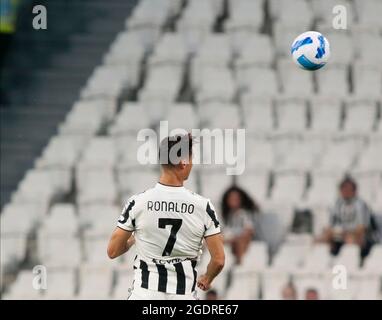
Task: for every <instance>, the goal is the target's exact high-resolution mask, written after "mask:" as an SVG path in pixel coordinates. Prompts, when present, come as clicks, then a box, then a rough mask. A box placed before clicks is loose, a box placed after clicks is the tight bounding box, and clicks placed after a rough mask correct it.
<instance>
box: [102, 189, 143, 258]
mask: <svg viewBox="0 0 382 320" xmlns="http://www.w3.org/2000/svg"><path fill="white" fill-rule="evenodd" d="M137 202H138V201H137V198H136V196H132V197H131V198H130V199H129V200H128V201H127V202H126V204H125V206H124V207H123V210H122V213H121V215H120V217H119V219H118V223H117V228H115V230H114V232H113V233H112V235H111V238H110V241H109V245H108V248H107V255H108V256H109V258H110V259H114V258H117V257H119V256H120V255H122V254H124V253H125V252H126V251H128V250H129V249H130V247H131V246H132V245H133V244H134V243H135V239H134V236H132V234H133V232H134V231H135V218H136V215H137V213H138V206H139V205H138V204H137Z"/></svg>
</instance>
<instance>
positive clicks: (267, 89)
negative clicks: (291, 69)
mask: <svg viewBox="0 0 382 320" xmlns="http://www.w3.org/2000/svg"><path fill="white" fill-rule="evenodd" d="M236 79H237V83H238V86H239V88H240V89H241V90H242V91H246V90H247V91H249V92H250V93H251V94H252V95H256V96H272V95H275V94H277V92H278V91H279V83H278V81H277V77H276V73H275V71H274V70H273V69H270V68H261V67H256V66H253V67H250V68H245V69H244V68H240V69H237V70H236Z"/></svg>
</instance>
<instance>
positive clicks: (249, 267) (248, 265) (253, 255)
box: [237, 241, 269, 273]
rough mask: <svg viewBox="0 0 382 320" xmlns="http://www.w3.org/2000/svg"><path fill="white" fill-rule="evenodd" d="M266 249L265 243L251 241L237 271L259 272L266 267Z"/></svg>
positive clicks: (267, 258)
mask: <svg viewBox="0 0 382 320" xmlns="http://www.w3.org/2000/svg"><path fill="white" fill-rule="evenodd" d="M268 260H269V257H268V247H267V244H266V243H265V242H262V241H252V242H251V243H250V245H249V247H248V250H247V252H246V253H245V256H244V258H243V261H242V264H241V265H240V267H237V269H240V270H241V271H242V272H252V273H253V272H256V273H258V272H261V271H264V270H265V269H266V268H267V267H268Z"/></svg>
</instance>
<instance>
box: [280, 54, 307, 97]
mask: <svg viewBox="0 0 382 320" xmlns="http://www.w3.org/2000/svg"><path fill="white" fill-rule="evenodd" d="M277 65H278V71H279V74H280V79H281V91H282V92H283V93H284V94H286V95H290V96H301V97H310V96H312V94H313V93H314V87H313V74H312V73H309V72H301V70H299V69H298V68H296V65H295V64H294V63H293V61H292V60H291V59H290V58H288V59H286V58H284V59H279V61H278V63H277Z"/></svg>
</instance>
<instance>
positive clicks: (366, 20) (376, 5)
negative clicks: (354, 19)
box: [355, 0, 382, 30]
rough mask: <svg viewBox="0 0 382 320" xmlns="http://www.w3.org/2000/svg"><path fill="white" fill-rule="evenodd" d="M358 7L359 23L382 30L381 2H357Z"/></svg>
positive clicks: (372, 0)
mask: <svg viewBox="0 0 382 320" xmlns="http://www.w3.org/2000/svg"><path fill="white" fill-rule="evenodd" d="M355 6H356V7H357V12H358V19H359V23H360V24H361V25H364V26H369V27H373V28H375V29H379V30H381V29H382V23H381V19H380V18H381V17H380V15H379V13H380V12H381V11H382V5H381V2H380V1H376V0H371V1H360V0H356V1H355Z"/></svg>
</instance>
